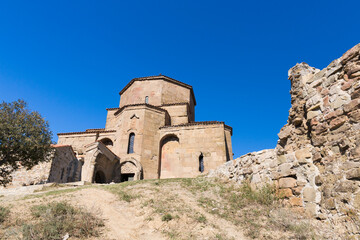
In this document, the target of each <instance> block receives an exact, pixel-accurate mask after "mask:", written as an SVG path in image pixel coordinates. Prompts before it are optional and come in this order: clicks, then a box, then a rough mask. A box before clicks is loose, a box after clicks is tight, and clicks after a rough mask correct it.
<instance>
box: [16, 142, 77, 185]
mask: <svg viewBox="0 0 360 240" xmlns="http://www.w3.org/2000/svg"><path fill="white" fill-rule="evenodd" d="M81 166H82V163H81V161H79V160H78V159H77V158H76V156H75V154H74V151H73V149H72V147H71V146H66V145H63V146H62V145H54V153H53V155H52V157H51V160H50V161H47V162H41V163H39V164H37V165H35V166H34V167H33V168H32V169H30V170H27V169H26V168H24V167H20V168H19V169H18V170H16V171H15V172H13V173H12V182H11V184H10V185H9V187H11V186H12V187H15V186H28V185H36V184H43V183H48V182H57V183H65V182H75V181H80V179H81Z"/></svg>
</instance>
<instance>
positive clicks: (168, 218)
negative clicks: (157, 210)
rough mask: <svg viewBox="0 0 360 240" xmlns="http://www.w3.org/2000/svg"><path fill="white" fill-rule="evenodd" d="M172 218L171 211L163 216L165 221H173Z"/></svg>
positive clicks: (162, 218)
mask: <svg viewBox="0 0 360 240" xmlns="http://www.w3.org/2000/svg"><path fill="white" fill-rule="evenodd" d="M172 219H173V216H171V214H170V213H167V214H165V215H164V216H162V217H161V220H162V221H163V222H168V221H171V220H172Z"/></svg>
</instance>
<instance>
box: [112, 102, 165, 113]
mask: <svg viewBox="0 0 360 240" xmlns="http://www.w3.org/2000/svg"><path fill="white" fill-rule="evenodd" d="M137 106H146V107H149V108H153V109H156V110H160V111H163V112H167V111H166V110H165V109H163V108H161V107H157V106H154V105H150V104H147V103H137V104H129V105H125V106H123V107H121V108H119V110H117V111H116V112H115V113H114V115H118V114H119V113H121V112H122V111H123V110H124V109H125V108H127V107H137Z"/></svg>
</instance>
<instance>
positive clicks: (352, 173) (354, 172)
mask: <svg viewBox="0 0 360 240" xmlns="http://www.w3.org/2000/svg"><path fill="white" fill-rule="evenodd" d="M346 178H347V179H349V180H360V168H355V169H351V170H349V171H347V172H346Z"/></svg>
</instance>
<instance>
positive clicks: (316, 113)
mask: <svg viewBox="0 0 360 240" xmlns="http://www.w3.org/2000/svg"><path fill="white" fill-rule="evenodd" d="M320 114H321V110H315V111H309V112H308V113H307V119H312V118H314V117H316V116H318V115H320Z"/></svg>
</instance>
